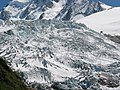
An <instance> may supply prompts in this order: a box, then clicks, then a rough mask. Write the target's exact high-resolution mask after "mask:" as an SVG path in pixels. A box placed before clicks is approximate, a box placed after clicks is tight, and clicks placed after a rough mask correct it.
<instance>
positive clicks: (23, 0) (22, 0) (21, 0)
mask: <svg viewBox="0 0 120 90" xmlns="http://www.w3.org/2000/svg"><path fill="white" fill-rule="evenodd" d="M13 1H18V2H22V3H26V2H29V1H30V0H13Z"/></svg>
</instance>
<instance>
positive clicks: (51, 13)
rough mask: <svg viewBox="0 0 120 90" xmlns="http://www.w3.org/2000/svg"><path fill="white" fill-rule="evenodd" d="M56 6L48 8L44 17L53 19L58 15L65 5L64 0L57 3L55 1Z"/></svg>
mask: <svg viewBox="0 0 120 90" xmlns="http://www.w3.org/2000/svg"><path fill="white" fill-rule="evenodd" d="M53 4H54V6H53V7H52V8H48V10H46V11H45V16H44V19H47V20H49V19H53V18H55V16H57V15H58V13H59V12H60V11H61V10H62V8H63V5H64V4H65V2H64V1H61V0H60V1H59V3H56V2H55V1H53Z"/></svg>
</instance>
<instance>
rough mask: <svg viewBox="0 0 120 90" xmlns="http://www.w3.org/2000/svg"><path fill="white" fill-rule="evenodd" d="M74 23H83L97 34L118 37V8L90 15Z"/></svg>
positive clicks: (119, 16)
mask: <svg viewBox="0 0 120 90" xmlns="http://www.w3.org/2000/svg"><path fill="white" fill-rule="evenodd" d="M76 22H78V23H79V22H80V23H84V24H86V25H87V26H88V27H89V28H91V29H93V30H95V31H97V32H100V31H103V33H106V34H111V35H120V7H116V8H112V9H110V10H105V11H102V12H98V13H95V14H92V15H90V16H87V17H85V18H83V19H80V20H76Z"/></svg>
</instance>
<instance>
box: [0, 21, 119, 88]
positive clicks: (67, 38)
mask: <svg viewBox="0 0 120 90" xmlns="http://www.w3.org/2000/svg"><path fill="white" fill-rule="evenodd" d="M5 25H6V26H7V25H10V26H11V25H14V26H15V28H11V29H9V30H8V31H5V32H2V33H0V56H1V57H5V58H6V60H8V62H10V66H11V67H12V68H13V69H14V70H18V71H20V72H21V73H20V76H21V77H22V78H23V79H25V80H26V81H27V82H30V83H33V82H37V83H38V84H42V83H44V84H46V85H48V86H51V85H52V86H51V87H52V88H56V87H59V88H62V90H69V89H71V90H76V89H77V90H84V89H85V90H86V89H90V90H92V88H96V89H95V90H100V84H101V82H104V81H102V80H103V79H105V80H106V82H104V83H105V84H104V85H105V86H109V87H118V86H119V83H118V82H119V81H118V79H120V77H119V71H118V73H117V74H116V73H114V72H113V73H112V72H111V70H113V68H114V67H113V66H112V64H113V63H115V64H114V66H115V65H119V64H118V62H119V61H120V53H119V52H120V47H119V45H117V44H115V43H113V42H111V41H109V40H107V39H106V37H104V36H103V35H101V34H99V33H96V32H94V31H92V30H90V29H89V28H87V27H86V26H85V25H83V24H76V23H73V22H62V21H56V20H49V21H47V20H42V21H40V20H36V21H6V22H5ZM110 65H111V66H110ZM107 67H109V68H107ZM109 70H110V71H109ZM118 70H119V68H118ZM102 73H105V74H102ZM98 76H99V77H98ZM103 77H105V78H103ZM100 78H101V79H100ZM109 78H110V79H109ZM109 81H110V82H112V84H111V83H109ZM102 85H103V84H102ZM33 86H34V85H33ZM34 87H36V86H34ZM44 87H45V86H44ZM39 88H40V86H39ZM38 90H41V89H38ZM45 90H48V89H45Z"/></svg>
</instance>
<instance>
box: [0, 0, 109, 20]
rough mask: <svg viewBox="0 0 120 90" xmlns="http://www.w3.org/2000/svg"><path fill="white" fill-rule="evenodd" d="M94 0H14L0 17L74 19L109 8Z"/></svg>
mask: <svg viewBox="0 0 120 90" xmlns="http://www.w3.org/2000/svg"><path fill="white" fill-rule="evenodd" d="M104 6H105V5H104V4H102V3H100V2H94V1H93V0H12V1H11V2H10V4H9V5H8V6H7V7H6V8H5V9H4V10H2V11H1V14H0V18H1V19H3V20H5V19H12V20H13V19H25V20H36V19H53V18H57V19H61V20H74V19H76V18H82V17H85V16H88V15H90V14H92V13H95V12H99V11H102V10H104V9H108V7H104Z"/></svg>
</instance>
